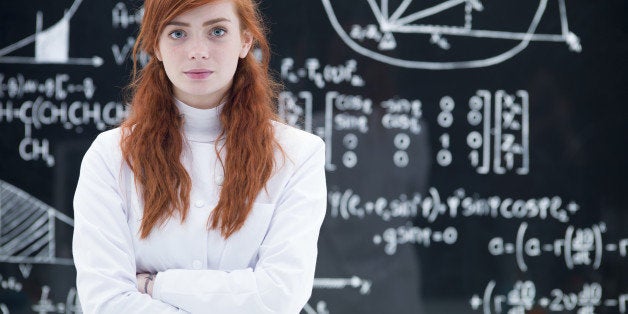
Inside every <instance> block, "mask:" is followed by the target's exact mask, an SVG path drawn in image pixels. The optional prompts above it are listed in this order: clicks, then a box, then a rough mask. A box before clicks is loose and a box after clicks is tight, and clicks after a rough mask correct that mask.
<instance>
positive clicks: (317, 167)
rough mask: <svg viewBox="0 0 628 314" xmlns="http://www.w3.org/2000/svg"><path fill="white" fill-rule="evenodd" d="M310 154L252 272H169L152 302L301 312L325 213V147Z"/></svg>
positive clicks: (282, 199)
mask: <svg viewBox="0 0 628 314" xmlns="http://www.w3.org/2000/svg"><path fill="white" fill-rule="evenodd" d="M313 146H314V149H312V146H310V147H309V148H308V150H309V153H308V154H307V156H306V157H305V158H303V159H302V160H303V161H302V162H300V164H299V162H297V163H298V164H297V165H296V167H295V171H294V173H293V174H292V176H291V177H290V179H289V180H288V182H287V184H286V186H285V187H284V189H283V191H282V192H280V196H279V199H278V201H277V204H276V208H275V212H274V214H273V217H272V220H271V223H270V226H269V230H268V233H267V234H266V237H265V238H264V240H263V242H262V244H261V246H260V250H259V259H258V262H257V264H256V265H255V269H251V268H246V269H238V270H234V271H231V272H226V271H220V270H184V269H171V270H166V271H164V272H160V273H158V274H157V277H156V279H155V285H154V287H153V297H154V298H155V299H159V300H162V301H164V302H166V303H169V304H172V305H174V306H177V307H179V308H181V309H184V310H186V311H189V312H191V313H214V314H244V313H299V312H300V311H301V309H302V308H303V306H304V305H305V304H306V302H307V300H308V299H309V298H310V295H311V293H312V286H313V282H314V269H315V265H316V256H317V252H318V250H317V242H318V235H319V231H320V227H321V224H322V222H323V218H324V216H325V212H326V208H327V203H326V202H327V196H326V195H327V191H326V182H325V145H324V143H323V141H322V140H320V138H318V137H316V142H315V145H313Z"/></svg>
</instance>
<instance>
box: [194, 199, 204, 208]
mask: <svg viewBox="0 0 628 314" xmlns="http://www.w3.org/2000/svg"><path fill="white" fill-rule="evenodd" d="M203 205H205V202H203V200H197V201H196V202H194V206H196V207H198V208H201V207H203Z"/></svg>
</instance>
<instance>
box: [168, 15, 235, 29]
mask: <svg viewBox="0 0 628 314" xmlns="http://www.w3.org/2000/svg"><path fill="white" fill-rule="evenodd" d="M219 22H231V20H230V19H228V18H225V17H219V18H215V19H211V20H207V21H205V22H203V26H207V25H212V24H216V23H219ZM167 25H175V26H188V27H189V26H190V24H189V23H185V22H178V21H170V22H168V23H166V26H167Z"/></svg>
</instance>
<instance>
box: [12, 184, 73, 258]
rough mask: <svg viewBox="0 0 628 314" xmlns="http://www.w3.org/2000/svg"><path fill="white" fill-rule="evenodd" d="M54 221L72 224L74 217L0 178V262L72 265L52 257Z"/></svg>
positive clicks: (54, 255)
mask: <svg viewBox="0 0 628 314" xmlns="http://www.w3.org/2000/svg"><path fill="white" fill-rule="evenodd" d="M57 224H65V225H67V226H69V227H74V220H73V219H72V218H70V217H68V216H66V215H64V214H62V213H60V212H59V211H58V210H56V209H54V208H52V207H50V206H48V205H47V204H45V203H44V202H42V201H40V200H38V199H36V198H34V197H33V196H31V195H29V194H28V193H26V192H24V191H23V190H21V189H19V188H17V187H15V186H13V185H11V184H9V183H7V182H5V181H3V180H0V262H4V263H20V264H55V265H73V262H72V259H71V258H58V257H56V246H55V242H56V238H55V228H56V226H57Z"/></svg>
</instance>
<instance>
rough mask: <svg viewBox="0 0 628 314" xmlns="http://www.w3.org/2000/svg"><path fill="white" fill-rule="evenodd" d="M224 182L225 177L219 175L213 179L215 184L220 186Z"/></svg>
mask: <svg viewBox="0 0 628 314" xmlns="http://www.w3.org/2000/svg"><path fill="white" fill-rule="evenodd" d="M224 180H225V177H224V176H222V175H220V174H219V175H217V176H216V177H215V178H214V181H215V182H216V184H217V185H222V182H223V181H224Z"/></svg>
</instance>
